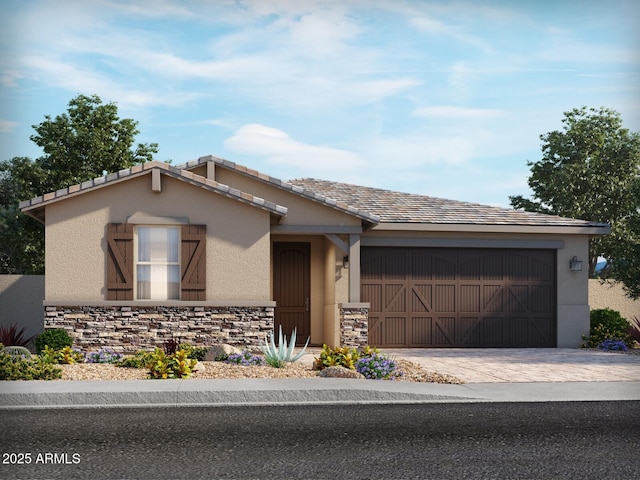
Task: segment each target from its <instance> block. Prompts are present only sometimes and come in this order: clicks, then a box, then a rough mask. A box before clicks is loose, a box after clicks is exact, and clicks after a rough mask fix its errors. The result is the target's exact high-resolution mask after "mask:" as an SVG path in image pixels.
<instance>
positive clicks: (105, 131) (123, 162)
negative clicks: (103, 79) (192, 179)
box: [0, 95, 158, 274]
mask: <svg viewBox="0 0 640 480" xmlns="http://www.w3.org/2000/svg"><path fill="white" fill-rule="evenodd" d="M33 128H34V129H35V131H36V134H34V135H32V136H31V137H30V139H31V140H32V141H33V142H35V143H36V144H37V145H38V146H39V147H42V149H43V151H44V155H43V156H42V157H39V158H37V159H36V160H35V161H32V160H31V159H29V158H26V157H14V158H13V159H11V160H9V161H3V162H0V273H31V274H35V273H44V229H43V227H42V225H41V224H40V223H39V222H36V221H35V220H33V219H32V218H29V217H27V216H26V215H24V214H22V213H21V212H20V210H19V209H18V203H19V202H20V201H21V200H27V199H29V198H33V197H35V196H38V195H42V194H44V193H47V192H53V191H56V190H59V189H61V188H65V187H68V186H70V185H74V184H77V183H81V182H84V181H86V180H90V179H92V178H96V177H100V176H102V175H103V174H104V173H105V172H115V171H118V170H121V169H123V168H129V167H131V166H133V165H137V164H140V163H144V162H146V161H150V160H153V154H154V153H157V152H158V145H157V144H156V143H149V144H138V145H137V147H136V148H135V149H133V145H134V141H135V136H136V135H137V134H138V133H140V132H139V131H138V129H137V122H136V121H134V120H131V119H120V118H119V117H118V107H117V106H116V105H115V104H114V103H107V104H102V101H101V100H100V98H99V97H98V96H96V95H93V96H90V97H89V96H85V95H79V96H77V97H75V98H73V99H72V100H71V101H70V102H69V108H68V110H67V113H65V114H62V115H58V116H57V117H55V119H53V120H52V119H51V117H50V116H49V115H46V116H45V121H44V122H42V123H40V124H38V125H34V126H33Z"/></svg>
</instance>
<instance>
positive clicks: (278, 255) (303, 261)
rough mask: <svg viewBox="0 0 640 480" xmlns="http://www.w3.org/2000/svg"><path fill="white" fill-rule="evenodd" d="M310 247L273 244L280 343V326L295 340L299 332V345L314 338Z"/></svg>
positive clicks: (276, 319) (274, 287)
mask: <svg viewBox="0 0 640 480" xmlns="http://www.w3.org/2000/svg"><path fill="white" fill-rule="evenodd" d="M310 250H311V249H310V245H309V244H308V243H300V242H276V243H274V244H273V299H274V300H275V302H276V310H275V333H276V341H277V335H278V331H279V327H280V325H282V333H284V334H285V335H286V336H287V340H288V339H289V338H291V332H292V331H293V329H294V328H295V329H296V335H297V340H296V343H297V344H298V345H300V344H302V345H304V343H305V342H306V341H307V337H309V335H311V325H310V315H309V299H310V292H311V287H310V285H311V278H310V273H309V272H310Z"/></svg>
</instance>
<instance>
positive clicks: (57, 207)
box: [20, 156, 610, 352]
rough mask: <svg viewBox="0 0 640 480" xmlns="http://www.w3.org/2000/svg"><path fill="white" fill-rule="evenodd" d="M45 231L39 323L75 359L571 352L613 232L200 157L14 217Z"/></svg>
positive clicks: (63, 196) (88, 186)
mask: <svg viewBox="0 0 640 480" xmlns="http://www.w3.org/2000/svg"><path fill="white" fill-rule="evenodd" d="M20 208H21V209H22V211H23V212H24V213H26V214H28V215H31V216H32V217H34V218H36V219H38V220H39V221H41V222H43V223H44V225H45V236H46V254H45V264H46V278H45V301H44V312H43V313H44V323H45V328H60V327H61V328H66V329H68V330H70V331H72V332H73V335H74V338H75V343H76V344H77V345H79V346H81V347H82V348H85V349H95V348H98V347H101V346H112V347H119V348H121V349H122V350H124V351H126V352H132V351H135V350H138V349H140V348H149V347H151V346H153V345H158V344H162V343H163V342H165V341H167V340H168V339H171V338H177V339H180V341H186V342H190V343H192V344H195V345H209V344H212V343H218V342H224V343H230V344H234V345H238V346H244V347H248V348H250V347H255V346H256V345H258V343H259V342H260V340H261V339H263V338H265V337H266V335H267V333H268V332H271V331H273V329H274V327H275V328H276V330H277V329H278V326H280V325H282V326H283V330H284V331H285V333H287V334H290V332H291V331H292V329H293V328H296V329H297V333H298V339H299V341H301V342H304V341H305V340H306V339H307V337H310V339H311V342H310V343H311V344H312V345H321V344H323V343H326V344H329V345H332V346H333V345H352V346H359V345H364V344H370V345H376V346H380V347H575V346H578V345H579V344H580V342H581V335H584V334H586V333H588V331H589V305H588V282H587V280H588V278H587V276H588V274H587V269H586V268H584V269H580V268H579V263H580V261H581V260H582V261H585V263H586V260H587V258H588V247H589V238H591V237H593V236H598V235H605V234H608V233H609V231H610V230H609V226H608V225H605V224H599V223H594V222H588V221H583V220H575V219H569V218H561V217H556V216H548V215H542V214H536V213H529V212H522V211H515V210H510V209H504V208H497V207H489V206H483V205H477V204H471V203H465V202H458V201H451V200H442V199H438V198H432V197H427V196H421V195H412V194H406V193H399V192H393V191H388V190H381V189H375V188H368V187H363V186H356V185H349V184H344V183H338V182H329V181H321V180H314V179H299V180H291V181H288V182H285V181H281V180H278V179H276V178H273V177H270V176H268V175H265V174H263V173H260V172H257V171H254V170H251V169H249V168H247V167H244V166H241V165H237V164H235V163H233V162H230V161H227V160H223V159H220V158H216V157H213V156H206V157H202V158H199V159H198V160H195V161H192V162H189V163H187V164H185V165H182V166H180V167H173V166H169V165H167V164H164V163H159V162H148V163H145V164H143V165H139V166H135V167H132V168H130V169H126V170H122V171H120V172H116V173H111V174H108V175H106V176H105V177H101V178H97V179H95V180H92V181H88V182H84V183H82V184H80V185H74V186H71V187H69V188H65V189H62V190H59V191H57V192H52V193H48V194H45V195H43V196H41V197H37V198H34V199H31V200H28V201H25V202H22V203H21V204H20Z"/></svg>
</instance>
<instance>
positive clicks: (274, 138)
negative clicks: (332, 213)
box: [224, 123, 366, 177]
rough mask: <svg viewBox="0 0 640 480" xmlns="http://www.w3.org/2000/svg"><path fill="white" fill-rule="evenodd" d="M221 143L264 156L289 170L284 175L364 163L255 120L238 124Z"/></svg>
mask: <svg viewBox="0 0 640 480" xmlns="http://www.w3.org/2000/svg"><path fill="white" fill-rule="evenodd" d="M224 146H225V148H227V149H229V150H231V151H234V152H237V153H241V154H245V155H252V156H256V157H261V158H264V159H265V162H266V163H268V164H270V165H274V166H276V167H284V168H285V169H286V171H287V172H289V173H288V175H287V177H290V176H298V175H303V176H316V175H320V176H326V174H327V173H335V171H341V172H344V171H353V170H357V169H360V168H364V167H365V166H366V165H365V162H364V161H363V160H362V159H361V158H360V157H359V156H358V155H356V154H355V153H353V152H349V151H347V150H341V149H337V148H332V147H327V146H320V145H311V144H307V143H303V142H299V141H297V140H294V139H292V138H291V137H290V136H289V135H288V134H287V133H285V132H283V131H282V130H278V129H277V128H272V127H268V126H266V125H261V124H256V123H252V124H248V125H244V126H243V127H240V128H239V129H238V130H236V131H235V133H234V134H233V136H232V137H230V138H228V139H227V140H225V142H224ZM294 172H295V173H294Z"/></svg>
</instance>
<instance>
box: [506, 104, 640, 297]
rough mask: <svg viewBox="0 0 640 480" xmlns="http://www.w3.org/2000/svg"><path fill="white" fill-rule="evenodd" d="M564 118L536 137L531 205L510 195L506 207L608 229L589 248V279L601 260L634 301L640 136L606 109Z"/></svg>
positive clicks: (638, 279) (639, 293)
mask: <svg viewBox="0 0 640 480" xmlns="http://www.w3.org/2000/svg"><path fill="white" fill-rule="evenodd" d="M564 115H565V117H564V119H563V120H562V123H563V124H564V127H563V130H562V131H558V130H555V131H552V132H549V133H546V134H544V135H541V136H540V139H541V140H542V142H543V144H542V159H541V160H539V161H537V162H527V165H529V166H530V167H531V175H530V177H529V180H528V184H529V187H530V188H531V190H532V191H533V197H534V200H530V199H526V198H523V197H522V196H521V195H516V196H511V197H509V198H510V200H511V206H513V207H514V208H516V209H524V210H527V211H531V212H541V213H548V214H554V215H560V216H564V217H571V218H578V219H583V220H589V221H594V222H600V223H608V224H610V225H611V235H609V236H607V237H603V238H598V239H593V240H592V241H591V243H590V248H589V273H590V276H592V277H593V276H595V267H596V263H597V260H598V257H600V256H602V257H604V258H605V259H606V260H607V262H608V264H609V265H610V266H611V269H610V275H611V277H612V278H613V279H615V280H617V281H620V282H623V283H624V288H625V290H626V292H627V294H628V295H629V296H631V297H632V298H638V297H640V134H639V133H638V132H629V130H628V129H626V128H623V126H622V118H621V117H620V114H619V113H617V112H615V111H613V110H610V109H608V108H605V107H601V108H600V109H595V108H589V109H588V108H587V107H582V108H579V109H573V110H571V111H569V112H565V113H564Z"/></svg>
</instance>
